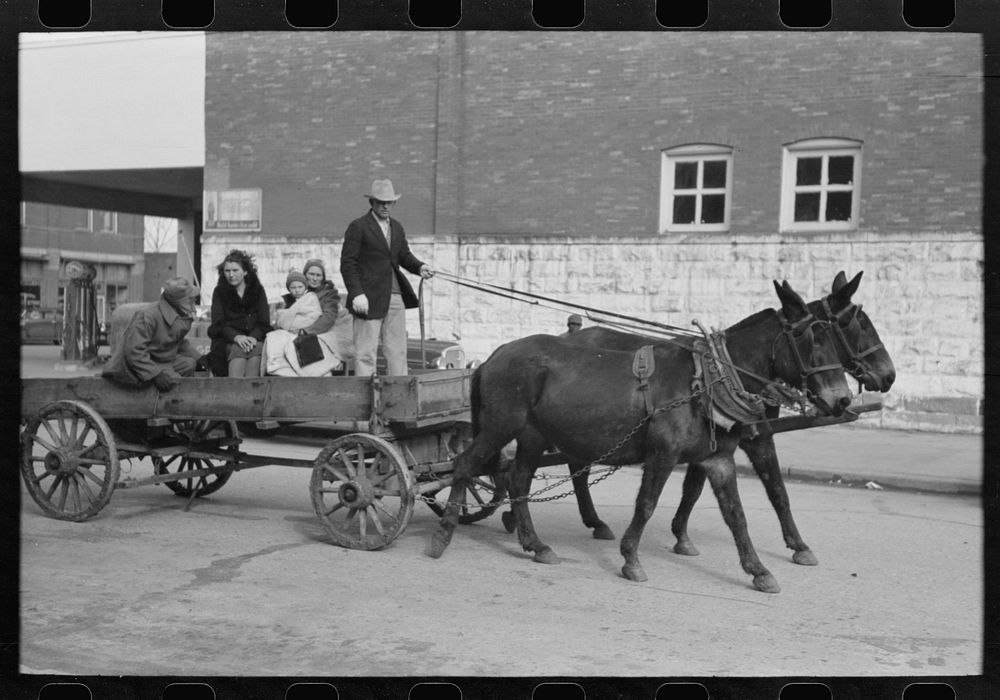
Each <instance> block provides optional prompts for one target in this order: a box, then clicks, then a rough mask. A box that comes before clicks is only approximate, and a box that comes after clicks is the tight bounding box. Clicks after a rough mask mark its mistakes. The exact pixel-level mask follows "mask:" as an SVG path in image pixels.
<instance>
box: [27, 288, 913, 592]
mask: <svg viewBox="0 0 1000 700" xmlns="http://www.w3.org/2000/svg"><path fill="white" fill-rule="evenodd" d="M860 278H861V274H860V273H859V274H858V275H857V276H855V278H854V279H853V280H851V281H850V282H848V281H847V280H846V277H845V276H844V275H843V273H841V274H839V275H838V276H837V278H836V279H835V280H834V284H833V291H832V292H831V294H830V295H828V296H827V297H824V298H822V299H819V300H816V301H814V302H810V303H808V304H807V303H806V302H805V301H804V300H803V299H802V298H801V297H800V296H799V295H798V293H797V292H795V291H794V290H793V289H792V288H791V287H790V286H789V285H788V283H787V282H785V283H783V284H781V285H779V284H778V283H777V282H775V283H774V286H775V291H776V293H777V295H778V298H779V300H780V301H781V308H780V310H775V309H764V310H762V311H759V312H757V313H755V314H753V315H752V316H749V317H747V318H746V319H744V320H742V321H740V322H739V323H737V324H735V325H734V326H731V327H729V328H728V329H726V330H725V331H714V330H713V332H711V333H709V332H707V331H705V330H704V329H701V330H702V332H701V333H700V334H699V333H693V332H691V331H685V333H687V334H688V335H687V336H684V335H683V334H680V333H679V332H680V330H682V329H678V328H676V327H672V331H671V332H672V333H673V334H674V335H673V337H671V336H669V335H668V336H667V337H665V338H662V339H660V340H657V339H656V338H651V337H649V336H645V335H639V334H634V333H623V332H615V333H608V332H606V331H602V329H598V328H595V329H592V330H593V331H594V332H591V333H589V334H588V333H587V332H580V333H578V334H577V335H576V336H575V337H574V338H559V337H555V336H547V335H538V336H529V337H527V338H522V339H520V340H516V341H512V342H510V343H508V344H505V345H504V346H501V347H500V348H499V349H498V350H497V351H496V352H494V354H493V355H492V356H491V357H490V359H488V360H487V361H486V362H485V363H484V364H483V365H481V366H480V367H479V368H478V369H476V370H475V371H471V370H464V369H459V370H438V371H429V372H421V373H418V374H414V375H411V376H400V377H378V376H376V377H371V378H366V377H351V376H345V377H323V378H318V379H311V378H310V379H306V378H297V377H295V378H282V377H261V378H255V379H250V378H246V379H231V378H189V379H184V380H182V381H181V383H180V384H179V386H177V387H176V388H174V389H173V390H172V391H170V392H167V393H160V392H158V391H157V390H156V389H155V388H153V387H149V388H145V389H139V390H136V389H126V388H122V387H119V386H116V385H114V384H112V383H111V382H109V381H107V380H104V379H101V378H82V379H70V380H62V379H29V380H25V381H24V382H23V384H22V387H23V397H22V403H21V415H22V420H23V421H24V428H23V431H22V437H21V470H22V475H23V477H24V481H25V484H26V486H27V489H28V491H29V493H30V494H31V496H32V498H33V499H34V500H35V501H36V503H38V505H39V506H40V507H41V508H42V510H44V511H45V512H46V513H47V514H49V515H51V516H53V517H56V518H61V519H65V520H86V519H88V518H90V517H93V516H94V515H95V514H97V513H98V512H99V511H100V510H101V509H102V508H103V507H104V506H105V505H106V504H107V502H108V500H109V499H110V496H111V493H112V492H113V491H114V489H115V488H122V487H131V486H139V485H143V484H155V483H163V484H166V485H167V486H168V488H170V489H171V490H173V491H174V492H175V493H177V494H179V495H181V496H185V497H187V498H188V499H189V505H190V503H191V502H192V501H193V499H195V498H197V497H198V496H204V495H207V494H209V493H212V492H214V491H217V490H218V489H219V488H221V487H222V486H223V484H225V482H226V481H227V480H228V479H229V477H230V476H231V475H232V473H233V472H235V471H240V470H243V469H247V468H251V467H255V466H265V465H286V466H297V467H306V468H309V469H311V471H312V476H311V479H310V481H309V491H310V497H311V501H312V504H313V508H314V510H315V512H316V514H317V516H318V517H319V519H320V521H321V523H322V525H323V526H324V528H325V529H326V531H327V532H328V533H329V534H330V536H331V538H332V539H333V541H334V542H335V543H337V544H339V545H341V546H345V547H350V548H355V549H380V548H383V547H385V546H386V545H388V544H389V543H391V542H392V541H393V540H394V539H395V538H396V537H397V536H398V535H399V534H400V533H401V532H402V531H403V530H404V529H405V527H406V525H407V523H408V522H409V519H410V516H411V514H412V511H413V506H414V503H415V502H416V500H423V501H425V502H426V503H427V504H428V505H429V506H430V507H431V509H432V510H433V511H434V512H435V513H437V514H439V515H441V516H442V519H441V522H440V527H439V529H438V530H437V531H436V532H435V533H434V534H433V535H432V537H431V541H430V543H429V549H428V554H430V555H431V556H434V557H439V556H441V555H442V554H443V552H444V550H445V549H446V548H447V546H448V544H449V542H450V540H451V535H452V533H453V531H454V528H455V525H456V524H458V523H467V522H474V521H476V520H480V519H482V518H485V517H487V516H489V515H490V514H491V513H492V512H494V511H495V510H496V509H497V507H499V506H500V505H501V504H505V503H510V504H511V505H512V509H513V516H512V517H505V518H504V525H505V526H506V527H507V529H508V530H516V531H517V534H518V538H519V540H520V542H521V545H522V547H523V548H524V549H525V550H532V551H534V552H535V559H536V560H538V561H541V562H545V563H554V562H555V561H558V558H557V557H556V556H555V555H554V554H553V553H552V551H551V548H550V547H548V546H547V545H545V544H544V543H543V542H542V541H541V540H540V539H538V537H537V535H536V534H535V532H534V528H533V525H532V523H531V518H530V515H529V513H528V510H527V503H528V501H530V500H533V496H534V495H536V494H531V493H529V490H530V489H529V487H528V484H529V483H530V481H531V479H532V478H534V473H535V470H536V469H537V468H538V467H540V466H543V465H551V464H565V463H568V464H569V465H570V472H571V475H570V476H569V477H567V478H566V481H570V480H572V481H573V487H574V491H575V493H576V496H577V499H578V503H579V504H580V513H581V516H582V518H583V522H584V524H585V525H586V526H587V527H591V528H594V536H595V537H597V538H599V539H607V538H611V537H613V535H611V534H610V530H608V529H607V527H606V526H604V527H601V526H602V525H603V523H602V522H601V521H600V519H599V518H598V517H597V514H596V512H594V508H593V503H592V501H591V499H590V496H589V492H588V481H587V479H588V476H589V474H590V471H591V470H590V467H591V466H593V465H598V464H604V465H611V466H610V468H611V469H612V470H613V469H615V468H618V467H619V466H622V465H625V464H639V463H642V464H643V485H642V488H641V490H640V493H639V496H638V497H637V501H636V512H635V515H634V517H633V521H632V523H631V524H630V526H629V530H628V531H627V532H626V534H625V536H624V537H623V538H622V544H621V551H622V554H623V556H624V557H625V558H626V565H625V566H624V567H623V569H622V571H623V575H624V576H625V577H626V578H629V579H632V580H637V581H641V580H645V574H644V572H643V571H642V568H641V566H640V565H639V562H638V556H637V553H636V551H637V547H638V541H639V537H640V536H641V532H642V529H643V527H644V526H645V523H646V521H647V520H648V518H649V517H650V515H651V514H652V511H653V509H654V508H655V504H656V500H657V498H658V497H659V493H660V491H661V490H662V487H663V484H664V482H665V481H666V478H667V476H668V475H669V473H670V471H671V470H672V469H673V467H674V466H675V465H676V464H677V463H684V464H688V465H689V466H690V467H692V468H690V469H688V470H687V473H686V476H685V482H684V494H683V497H682V501H681V504H680V506H679V509H678V512H677V515H675V517H674V520H673V522H672V527H671V529H672V531H673V533H674V534H675V536H676V537H677V538H678V544H677V546H676V547H675V551H676V552H678V553H682V554H696V553H697V550H696V549H695V548H694V546H693V545H692V544H691V542H690V540H689V538H688V537H687V533H686V529H687V518H688V516H689V514H690V511H691V508H692V506H693V504H694V502H695V501H696V500H697V498H698V496H699V494H700V493H701V490H702V485H703V484H704V482H705V480H706V478H707V479H708V480H710V481H711V484H712V488H713V491H715V494H716V497H717V500H718V501H719V505H720V509H721V510H722V513H723V517H724V519H725V520H726V523H727V525H729V527H730V529H731V530H732V532H733V535H734V539H735V541H736V545H737V550H738V552H739V554H740V563H741V565H742V567H743V569H744V570H745V571H746V572H747V573H749V574H751V575H752V576H753V577H754V585H755V586H756V587H757V588H758V589H760V590H762V591H768V592H777V590H778V585H777V582H776V581H775V580H774V579H773V577H772V576H771V574H770V572H769V571H767V569H766V568H765V567H764V566H763V564H762V563H761V562H760V560H759V558H758V557H757V554H756V552H755V551H754V548H753V545H752V543H751V542H750V539H749V535H748V533H747V529H746V519H745V515H744V514H743V510H742V505H741V504H740V501H739V495H738V490H737V488H736V482H735V466H734V462H733V453H734V452H735V450H736V449H737V447H739V448H740V449H742V450H743V451H745V452H747V454H748V455H750V457H751V462H752V463H753V466H754V469H755V470H756V471H757V473H758V475H759V476H760V477H761V480H762V481H763V483H764V486H765V489H766V490H767V492H768V496H769V499H770V500H771V502H772V504H773V506H774V508H775V511H776V513H777V514H778V518H779V522H780V523H781V526H782V533H783V535H784V538H785V542H786V545H787V546H788V547H789V548H790V549H792V550H793V551H794V552H795V555H794V557H793V560H794V561H795V562H796V563H799V564H806V565H811V564H815V563H816V559H815V557H814V556H813V555H812V552H811V551H810V550H809V547H808V546H807V545H806V544H805V543H804V542H803V541H802V538H801V537H800V536H799V534H798V531H797V529H796V527H795V525H794V522H793V520H792V517H791V511H790V508H789V505H788V498H787V495H786V494H785V492H784V486H783V483H782V476H781V472H780V469H779V467H778V463H777V458H776V455H775V452H774V443H773V440H772V438H771V436H772V435H773V434H774V433H776V432H783V431H785V430H798V429H803V428H809V427H812V426H815V425H824V424H833V423H842V422H848V421H850V420H855V419H856V418H857V414H858V413H860V412H862V411H863V410H873V409H877V408H878V407H879V405H878V404H874V405H869V406H864V407H861V408H858V407H855V409H854V410H851V409H849V405H850V404H851V400H852V398H851V397H852V392H851V391H850V388H849V386H848V384H847V381H846V378H845V372H849V373H850V374H851V375H853V376H854V377H855V378H856V379H857V380H858V382H859V383H863V384H864V386H865V387H866V388H868V389H870V390H875V391H887V390H888V389H889V388H890V386H891V385H892V382H893V380H894V378H895V369H894V367H893V365H892V361H891V358H889V355H888V353H887V352H886V350H885V348H884V346H883V344H882V343H881V341H880V339H879V337H878V333H877V332H876V331H875V329H874V327H873V326H872V324H871V322H870V320H869V319H868V317H867V315H866V314H864V313H863V312H862V311H861V306H860V305H859V304H855V303H854V302H853V301H852V300H851V297H852V295H853V294H854V292H855V291H856V290H857V287H858V284H859V282H860ZM466 286H468V285H466ZM536 296H537V295H536ZM605 313H608V312H605ZM613 315H614V316H618V317H619V318H628V317H624V316H622V315H620V314H613ZM632 320H637V319H632ZM653 325H656V326H663V324H653ZM696 325H699V326H700V324H696ZM741 377H742V379H741ZM582 378H585V379H586V381H581V379H582ZM789 403H791V404H793V405H794V406H795V407H797V408H798V409H799V410H800V414H799V415H792V416H785V417H782V416H780V414H779V410H780V408H781V407H782V406H783V405H788V404H789ZM807 404H808V405H810V406H813V407H816V408H818V409H819V411H818V413H817V412H815V411H814V410H812V409H810V410H809V412H807V410H806V409H807ZM247 421H250V422H253V423H254V424H256V426H257V427H261V428H263V427H274V426H280V425H281V424H283V423H308V422H316V421H318V422H322V423H325V424H326V425H327V426H331V427H332V430H333V431H334V432H335V433H336V434H335V435H332V436H331V440H330V441H329V442H328V444H327V445H326V446H325V447H324V448H323V450H322V451H321V452H320V453H319V455H318V456H317V457H316V459H315V460H312V461H307V460H296V459H284V458H275V457H261V456H254V455H250V454H247V453H245V452H242V451H241V450H240V449H239V446H240V443H241V440H240V436H239V429H238V423H240V422H243V423H246V422H247ZM514 443H516V445H517V455H516V457H514V458H513V459H511V460H504V459H502V458H501V451H502V450H504V449H505V447H507V446H510V445H512V444H514ZM609 445H611V446H612V447H611V449H608V446H609ZM122 457H129V458H135V457H140V458H142V457H148V458H150V459H151V461H152V463H153V465H154V474H153V476H151V477H148V478H146V479H140V480H133V479H125V480H122V479H121V474H120V470H119V466H118V463H119V459H121V458H122ZM600 478H603V477H600ZM600 478H598V479H595V481H599V480H600ZM446 488H450V490H451V493H450V494H449V496H448V500H447V503H445V502H443V501H438V500H436V498H435V496H436V495H438V494H439V493H440V492H442V491H443V490H444V489H446ZM549 488H551V487H546V488H545V489H543V490H548V489H549ZM508 490H509V493H510V498H509V499H508V498H507V493H508ZM467 493H471V495H472V497H473V499H474V501H475V502H474V503H471V504H467V503H466V494H467ZM566 495H568V494H566ZM552 498H554V497H548V498H545V499H538V500H552ZM506 515H507V514H505V516H506Z"/></svg>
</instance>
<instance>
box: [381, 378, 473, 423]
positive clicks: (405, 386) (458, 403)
mask: <svg viewBox="0 0 1000 700" xmlns="http://www.w3.org/2000/svg"><path fill="white" fill-rule="evenodd" d="M471 378H472V372H471V370H461V369H458V370H441V371H438V372H428V373H426V374H415V375H409V376H406V377H385V378H384V379H383V383H382V406H381V417H382V420H383V421H386V422H399V423H404V424H408V425H426V424H427V422H428V421H435V420H447V419H448V417H450V416H467V415H468V413H469V406H470V398H469V397H470V393H471ZM464 419H465V420H467V418H464Z"/></svg>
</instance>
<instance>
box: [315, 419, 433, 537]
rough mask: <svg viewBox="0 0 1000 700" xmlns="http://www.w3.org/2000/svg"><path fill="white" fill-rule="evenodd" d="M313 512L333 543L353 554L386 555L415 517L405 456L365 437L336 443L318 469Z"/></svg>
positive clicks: (321, 457) (319, 460)
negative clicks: (358, 551)
mask: <svg viewBox="0 0 1000 700" xmlns="http://www.w3.org/2000/svg"><path fill="white" fill-rule="evenodd" d="M309 492H310V495H311V496H312V503H313V508H314V509H315V511H316V515H318V516H319V519H320V522H322V523H323V527H325V528H326V531H327V532H328V533H330V536H331V537H332V538H333V540H334V541H335V542H336V543H337V544H339V545H340V546H342V547H349V548H351V549H382V548H383V547H385V546H387V545H388V544H389V543H390V542H392V541H393V540H394V539H396V537H397V536H398V535H399V533H401V532H402V531H403V530H404V529H405V528H406V524H407V523H408V522H409V521H410V516H411V515H412V514H413V501H414V496H413V476H412V475H411V473H410V469H409V467H407V465H406V463H405V462H404V461H403V459H402V457H400V455H399V452H398V451H397V450H396V448H395V447H393V446H392V445H391V444H390V443H388V442H386V441H385V440H383V439H381V438H378V437H375V436H373V435H368V434H365V433H353V434H351V435H344V436H342V437H339V438H337V439H335V440H333V441H331V442H330V443H329V444H328V445H327V446H326V447H325V448H324V449H323V451H322V452H320V453H319V456H318V457H317V458H316V461H315V463H314V465H313V472H312V478H311V479H310V482H309Z"/></svg>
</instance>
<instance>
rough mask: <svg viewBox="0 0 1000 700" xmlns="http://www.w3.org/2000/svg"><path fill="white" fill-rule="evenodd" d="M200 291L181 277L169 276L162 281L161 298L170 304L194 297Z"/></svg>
mask: <svg viewBox="0 0 1000 700" xmlns="http://www.w3.org/2000/svg"><path fill="white" fill-rule="evenodd" d="M200 293H201V290H199V289H198V288H197V287H196V286H194V285H193V284H191V283H190V282H188V281H187V280H186V279H185V278H183V277H171V278H170V279H168V280H167V281H166V282H164V283H163V298H164V299H166V300H167V301H168V302H170V303H171V304H178V303H180V302H183V301H187V300H189V299H194V298H195V297H197V296H198V295H199V294H200Z"/></svg>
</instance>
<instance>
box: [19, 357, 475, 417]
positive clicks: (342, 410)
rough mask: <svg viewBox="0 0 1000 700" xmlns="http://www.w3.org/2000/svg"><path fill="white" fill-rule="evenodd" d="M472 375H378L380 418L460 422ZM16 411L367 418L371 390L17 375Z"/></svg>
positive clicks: (345, 382) (304, 381)
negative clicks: (87, 408)
mask: <svg viewBox="0 0 1000 700" xmlns="http://www.w3.org/2000/svg"><path fill="white" fill-rule="evenodd" d="M470 377H471V372H470V371H468V370H444V371H440V372H433V373H427V374H420V375H413V376H407V377H383V378H382V387H383V388H382V392H381V397H380V399H381V403H380V406H379V410H380V414H381V417H382V420H383V421H384V422H387V423H392V422H399V423H403V424H413V425H426V424H428V423H429V422H434V421H442V422H443V421H446V420H449V419H454V418H456V417H457V418H458V419H465V420H467V419H468V417H467V414H468V410H469V388H470ZM21 389H22V391H21V415H22V416H24V417H27V416H30V415H34V414H36V413H37V412H38V411H39V410H41V408H42V407H43V406H45V405H46V404H48V403H52V402H54V401H61V400H75V401H83V402H85V403H87V404H89V405H91V406H92V407H94V409H95V410H97V412H98V413H100V414H101V416H103V417H104V418H140V419H147V420H148V419H150V418H166V419H170V420H183V419H193V418H213V419H218V420H234V421H251V420H252V421H263V420H267V421H275V422H303V421H323V422H358V421H364V422H367V421H368V419H369V418H370V417H371V413H372V387H371V381H370V380H369V379H368V378H367V377H316V378H312V377H260V378H252V379H250V378H248V379H237V378H231V377H190V378H184V379H181V380H180V381H179V383H178V385H177V386H176V387H175V388H174V389H172V390H171V391H169V392H166V393H160V392H159V391H157V390H156V388H155V387H152V386H148V387H144V388H141V389H139V388H128V387H123V386H120V385H118V384H115V383H113V382H111V381H110V380H107V379H104V378H102V377H96V376H95V377H73V378H66V379H34V378H32V379H23V380H21Z"/></svg>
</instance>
